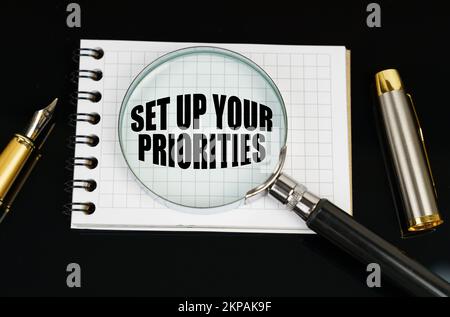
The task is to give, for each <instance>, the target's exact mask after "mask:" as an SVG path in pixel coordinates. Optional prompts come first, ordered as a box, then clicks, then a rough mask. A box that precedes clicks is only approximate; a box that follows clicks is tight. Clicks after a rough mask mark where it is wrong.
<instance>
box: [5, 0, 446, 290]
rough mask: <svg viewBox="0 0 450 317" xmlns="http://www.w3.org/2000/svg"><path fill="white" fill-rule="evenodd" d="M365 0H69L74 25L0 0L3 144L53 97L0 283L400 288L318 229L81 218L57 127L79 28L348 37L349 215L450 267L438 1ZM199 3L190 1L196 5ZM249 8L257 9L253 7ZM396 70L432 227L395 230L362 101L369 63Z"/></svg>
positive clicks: (111, 33)
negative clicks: (50, 127) (74, 208)
mask: <svg viewBox="0 0 450 317" xmlns="http://www.w3.org/2000/svg"><path fill="white" fill-rule="evenodd" d="M369 2H370V1H354V2H348V1H345V2H344V1H340V2H333V3H323V2H308V3H306V2H305V3H304V4H301V3H297V4H296V5H295V6H294V5H292V4H282V3H280V2H276V3H271V6H269V5H267V6H266V5H265V6H264V9H263V10H261V8H262V7H263V5H262V4H255V5H254V7H252V6H251V5H247V6H245V7H242V4H239V3H236V4H233V3H230V2H224V3H216V2H209V3H207V4H205V5H203V6H200V7H201V8H203V10H202V11H200V10H199V9H198V8H197V9H196V8H193V4H191V3H189V4H185V5H184V6H179V5H177V4H174V3H167V7H160V6H156V7H155V6H154V3H153V1H152V2H150V1H148V2H142V3H141V2H133V1H126V2H125V1H122V2H120V3H119V2H113V1H110V2H107V3H92V1H89V2H88V1H83V2H79V3H80V4H81V8H82V27H81V29H69V28H67V27H66V24H65V19H66V11H65V10H66V5H67V3H69V1H60V2H55V3H54V4H51V3H47V2H45V3H44V2H42V3H39V4H38V3H33V4H23V3H16V4H13V2H9V1H6V2H5V1H3V2H2V3H1V5H0V6H1V11H0V12H1V13H0V17H1V18H0V25H1V27H0V32H1V41H2V50H1V51H0V54H1V58H0V61H1V65H2V68H1V70H2V74H1V75H2V80H1V82H2V90H3V91H2V105H1V115H0V144H1V146H2V147H3V146H5V145H6V143H7V142H8V140H9V138H10V137H11V136H12V134H13V133H15V132H17V131H18V130H20V129H22V127H24V126H25V125H26V123H27V122H28V120H29V118H30V116H31V114H32V113H33V112H34V111H35V110H36V109H37V108H39V107H41V106H43V105H46V104H48V103H49V102H50V101H51V99H52V98H54V97H55V96H57V97H59V98H60V104H59V109H58V110H59V113H58V115H57V127H56V129H55V133H54V134H53V135H52V138H51V139H50V140H49V141H48V143H47V152H46V154H45V156H44V158H43V159H42V161H41V162H40V164H39V165H38V167H37V169H36V170H35V172H34V173H33V175H32V176H31V179H30V180H29V182H28V183H27V184H26V186H25V188H24V190H23V191H22V192H21V194H20V196H19V197H18V200H17V201H16V204H15V207H14V210H13V214H12V215H11V216H10V217H8V218H7V220H6V221H5V222H4V223H3V224H1V225H0V245H1V247H0V251H1V256H0V295H158V296H161V295H173V296H177V295H178V296H185V295H191V296H195V295H200V296H201V295H222V296H230V295H234V296H238V295H247V296H252V295H253V296H259V295H277V296H298V295H307V296H311V295H312V296H314V295H315V296H320V295H337V296H347V295H354V296H380V295H394V296H399V295H400V296H403V295H405V293H403V292H402V291H400V290H399V289H397V288H395V287H393V286H391V285H390V284H388V283H387V282H386V281H382V285H383V287H382V288H381V289H378V290H374V289H369V288H367V286H366V282H365V281H366V276H367V273H366V271H365V267H364V266H362V265H360V264H358V262H356V261H355V260H353V259H352V258H350V257H348V256H347V255H346V254H345V253H343V252H342V251H339V250H337V249H336V248H335V247H333V246H332V245H330V244H329V243H328V242H326V241H325V240H323V239H321V238H319V237H317V236H299V235H267V234H204V233H189V234H188V233H151V232H143V233H138V232H135V233H120V232H92V233H91V232H88V233H86V232H80V231H73V230H70V229H69V219H68V218H67V217H65V216H64V215H62V213H61V212H62V206H63V205H64V203H66V202H68V201H70V195H69V194H67V193H66V192H64V188H63V184H64V182H65V181H66V180H68V179H69V178H70V177H71V172H69V171H67V170H65V168H64V166H65V160H66V158H68V157H70V156H71V155H72V150H70V149H68V148H66V140H67V138H68V137H69V136H70V135H71V134H72V133H73V128H71V127H69V126H68V125H67V121H68V115H69V114H70V113H72V112H74V110H75V108H74V106H73V105H71V104H70V103H69V94H70V93H71V92H73V91H74V90H75V88H76V87H75V86H74V85H73V84H72V83H71V82H70V80H69V74H70V72H71V71H73V70H75V69H77V65H76V64H75V63H74V62H73V60H72V52H73V50H75V49H76V48H78V47H79V39H80V38H92V39H97V38H98V39H121V40H160V41H198V42H238V43H276V44H324V45H332V44H335V45H346V46H347V47H348V48H349V49H351V50H352V131H353V132H352V133H353V138H352V148H353V197H354V198H353V203H354V216H355V218H356V219H357V220H358V221H360V222H361V223H362V224H364V225H366V226H367V227H369V228H370V229H372V230H373V231H374V232H376V233H378V234H379V235H381V236H382V237H384V238H386V239H387V240H389V241H390V242H392V243H394V244H395V245H397V246H399V247H400V248H402V249H403V250H405V251H406V252H407V253H408V254H409V255H410V256H412V257H414V258H416V259H417V260H419V261H420V262H421V263H423V264H424V265H426V266H428V267H429V268H432V269H433V270H435V271H436V272H439V273H440V274H443V275H445V276H446V277H447V278H450V252H449V242H450V220H449V219H450V215H449V212H448V210H449V207H450V168H449V164H448V162H449V161H450V146H449V141H448V135H449V133H448V132H447V130H448V122H449V118H450V106H449V102H448V99H447V96H446V94H447V91H448V72H449V70H450V66H449V63H448V61H449V57H448V50H447V49H446V48H445V47H446V46H447V45H448V43H446V42H447V41H448V39H447V37H448V32H449V27H450V19H448V11H446V10H445V8H443V7H441V5H440V2H437V1H436V2H431V1H427V2H425V3H420V4H415V3H412V2H410V1H401V2H400V1H395V3H394V1H392V2H382V3H381V5H382V28H381V29H369V28H368V27H367V26H366V24H365V20H366V16H367V13H366V6H367V4H368V3H369ZM200 7H199V8H200ZM258 8H259V9H258ZM388 67H396V68H398V69H399V70H400V72H401V74H402V77H403V78H404V81H405V82H406V84H407V86H408V87H409V88H410V90H411V91H412V92H413V93H414V97H415V102H416V107H417V109H418V112H419V115H420V117H421V121H422V125H423V128H424V131H425V134H426V138H427V141H428V147H429V151H430V159H431V164H432V167H433V171H434V174H435V178H436V183H437V190H438V192H439V205H440V209H441V212H442V214H443V216H444V218H445V219H446V220H447V222H446V223H445V224H444V225H442V226H441V227H440V228H439V229H438V230H437V231H436V232H433V233H431V234H428V235H425V236H421V237H418V238H412V239H407V240H402V239H400V232H399V227H398V224H397V218H396V215H395V212H394V205H393V200H392V197H391V194H390V191H389V186H388V182H387V178H386V172H385V168H384V165H383V160H382V157H381V150H380V147H379V144H378V140H377V134H376V129H375V123H374V115H373V112H372V108H371V106H372V105H371V102H372V99H371V93H370V89H371V85H372V84H373V75H374V74H375V72H376V71H378V70H380V69H384V68H388ZM71 262H77V263H79V264H80V265H81V268H82V287H81V288H80V289H69V288H67V287H66V274H67V273H66V271H65V270H66V266H67V264H68V263H71Z"/></svg>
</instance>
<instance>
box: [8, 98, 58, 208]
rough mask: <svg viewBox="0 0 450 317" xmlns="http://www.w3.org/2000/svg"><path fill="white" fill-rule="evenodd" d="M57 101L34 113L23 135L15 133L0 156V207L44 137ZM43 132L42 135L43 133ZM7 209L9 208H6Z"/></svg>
mask: <svg viewBox="0 0 450 317" xmlns="http://www.w3.org/2000/svg"><path fill="white" fill-rule="evenodd" d="M57 102H58V99H55V100H53V101H52V102H51V103H50V104H49V105H48V106H47V107H45V108H43V109H41V110H39V111H36V112H35V113H34V115H33V117H32V119H31V121H30V123H29V125H28V127H27V129H26V130H25V132H24V133H16V134H15V135H14V137H13V138H12V139H11V141H10V142H9V143H8V145H7V146H6V148H5V149H4V150H3V152H2V153H1V154H0V207H2V208H3V207H4V206H2V205H4V204H6V200H8V199H7V198H8V197H7V196H8V192H9V191H10V190H11V189H12V188H13V187H14V183H15V182H16V180H17V178H18V176H19V174H21V171H22V170H23V169H24V166H25V165H26V164H27V161H28V160H29V159H30V157H31V153H32V152H33V151H35V149H36V148H37V147H39V146H38V145H36V144H37V143H39V139H40V138H39V139H38V137H39V136H40V135H46V134H48V133H45V132H44V131H47V132H48V130H49V129H48V128H47V127H50V129H51V128H52V126H49V125H48V123H49V122H50V121H51V119H52V116H53V113H54V111H55V107H56V103H57ZM43 132H44V133H43ZM6 207H7V209H9V206H6Z"/></svg>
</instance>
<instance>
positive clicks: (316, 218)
mask: <svg viewBox="0 0 450 317" xmlns="http://www.w3.org/2000/svg"><path fill="white" fill-rule="evenodd" d="M306 224H307V225H308V227H309V228H311V229H312V230H313V231H315V232H317V233H318V234H320V235H321V236H323V237H324V238H326V239H328V240H329V241H331V242H332V243H334V244H335V245H337V246H338V247H340V248H342V249H344V250H345V251H347V252H348V253H349V254H350V255H352V256H354V257H356V258H357V259H359V260H360V261H362V262H363V263H366V264H369V263H377V264H378V265H380V268H381V274H382V275H385V276H388V277H389V278H390V279H391V280H392V281H393V282H394V283H396V284H397V286H399V287H401V288H403V289H405V290H406V291H408V292H409V293H411V294H413V295H416V296H440V297H448V296H450V284H449V283H447V282H446V281H445V280H443V279H442V278H440V277H438V276H437V275H435V274H434V273H432V272H431V271H429V270H428V269H427V268H425V267H424V266H423V265H421V264H419V263H418V262H416V261H414V260H412V259H411V258H409V257H408V256H406V255H405V254H404V253H402V251H400V250H399V249H398V248H396V247H395V246H393V245H392V244H390V243H389V242H387V241H386V240H384V239H382V238H380V237H379V236H378V235H376V234H375V233H373V232H372V231H370V230H369V229H367V228H366V227H364V226H363V225H361V224H359V223H358V222H357V221H356V220H354V219H353V218H352V217H351V216H350V215H348V214H347V213H345V212H344V211H343V210H341V209H340V208H338V207H336V206H335V205H334V204H332V203H331V202H329V201H328V200H326V199H321V200H320V201H319V203H318V204H317V205H316V207H315V208H314V210H313V211H312V212H311V213H310V215H309V217H308V219H307V221H306Z"/></svg>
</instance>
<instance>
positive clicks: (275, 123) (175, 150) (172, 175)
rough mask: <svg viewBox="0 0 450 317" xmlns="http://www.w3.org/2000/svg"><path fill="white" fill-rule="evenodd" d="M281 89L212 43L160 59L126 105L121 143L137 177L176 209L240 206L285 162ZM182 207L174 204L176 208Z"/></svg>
mask: <svg viewBox="0 0 450 317" xmlns="http://www.w3.org/2000/svg"><path fill="white" fill-rule="evenodd" d="M286 125H287V124H286V113H285V108H284V103H283V100H282V97H281V95H280V92H279V91H278V89H277V88H276V86H275V84H274V83H273V81H272V80H271V79H270V77H269V76H268V75H267V74H266V73H265V72H264V71H263V70H262V69H261V68H259V66H257V65H256V64H254V63H253V62H251V61H250V60H249V59H247V58H245V57H243V56H242V55H239V54H237V53H234V52H231V51H228V50H224V49H219V48H212V47H195V48H188V49H182V50H179V51H175V52H172V53H169V54H167V55H165V56H162V57H160V58H159V59H157V60H156V61H154V62H153V63H152V64H150V65H148V66H147V67H146V68H145V69H144V70H143V71H142V72H141V73H140V74H139V75H138V76H137V77H136V79H135V80H134V82H133V83H132V85H131V86H130V88H129V90H128V92H127V93H126V96H125V98H124V100H123V102H122V107H121V111H120V116H119V140H120V146H121V149H122V153H123V155H124V157H125V160H126V162H127V164H128V166H129V168H130V170H131V171H132V172H133V174H134V175H135V176H136V178H137V180H138V181H139V182H140V183H142V185H143V186H144V187H145V188H146V189H148V190H149V191H150V192H151V193H153V194H154V195H156V197H157V198H158V197H159V198H162V199H164V200H165V201H166V202H169V203H171V207H176V206H181V207H189V208H195V209H196V211H199V210H200V211H201V210H202V209H203V208H204V209H211V208H216V207H221V206H231V205H233V206H234V204H239V203H240V202H241V201H242V200H243V198H244V197H245V195H246V193H247V192H249V191H250V190H252V189H254V188H255V187H257V186H259V185H260V184H262V183H264V182H265V181H266V180H267V179H268V178H269V177H270V176H271V175H272V173H273V172H274V170H275V169H276V167H277V165H278V161H279V154H280V151H281V149H282V148H283V147H284V145H285V142H286V130H287V126H286ZM174 205H175V206H174Z"/></svg>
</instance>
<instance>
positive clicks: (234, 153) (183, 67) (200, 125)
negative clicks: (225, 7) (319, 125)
mask: <svg viewBox="0 0 450 317" xmlns="http://www.w3.org/2000/svg"><path fill="white" fill-rule="evenodd" d="M287 133H288V120H287V114H286V109H285V104H284V101H283V98H282V96H281V93H280V92H279V90H278V88H277V86H276V85H275V83H274V82H273V80H272V79H271V78H270V77H269V76H268V75H267V74H266V73H265V72H264V70H263V69H261V68H260V67H259V66H258V65H256V64H255V63H254V62H252V61H251V60H249V59H248V58H246V57H244V56H242V55H240V54H238V53H235V52H232V51H229V50H225V49H222V48H217V47H190V48H185V49H181V50H178V51H174V52H171V53H168V54H166V55H164V56H162V57H159V58H158V59H157V60H155V61H154V62H153V63H151V64H150V65H148V66H147V67H146V68H145V69H144V70H143V71H142V72H141V73H140V74H139V75H138V76H137V77H136V78H135V80H134V81H133V83H132V84H131V86H130V87H129V89H128V91H127V93H126V95H125V97H124V100H123V102H122V106H121V110H120V115H119V142H120V147H121V150H122V153H123V155H124V157H125V160H126V162H127V164H128V166H129V168H130V170H131V171H132V173H133V174H134V175H135V177H136V179H137V181H139V182H140V183H141V185H142V186H143V187H144V188H145V189H146V190H147V191H148V193H149V194H150V195H152V196H153V197H154V198H155V199H156V200H158V201H160V202H161V203H163V204H165V205H167V206H168V207H169V208H174V209H177V210H182V211H186V212H195V213H204V214H209V213H212V212H225V211H226V210H227V209H234V208H238V207H239V206H240V205H241V204H244V203H248V202H250V201H251V200H253V199H256V198H258V197H260V196H262V195H266V194H269V195H270V196H272V197H273V198H274V199H276V200H277V201H278V202H279V203H280V204H281V205H283V206H284V207H285V208H287V209H289V210H292V212H295V213H296V214H297V215H299V216H300V217H301V218H302V219H303V220H304V221H305V222H306V224H307V226H308V227H309V228H310V229H312V230H313V231H315V232H316V233H318V234H319V235H321V236H323V237H325V238H326V239H328V240H330V241H331V242H333V243H334V244H336V245H337V246H339V247H341V248H343V249H344V250H346V251H347V252H348V253H350V254H351V255H353V256H355V257H356V258H358V259H360V260H362V261H363V262H365V263H377V264H379V265H380V267H381V270H382V273H383V274H386V275H387V276H389V277H391V278H392V279H393V280H394V281H396V282H397V283H398V284H399V285H401V286H402V287H406V288H407V289H408V290H409V291H410V292H413V293H414V294H419V295H439V296H443V295H445V294H448V293H449V289H448V284H447V283H446V282H445V281H443V280H441V279H440V278H439V277H437V276H436V275H434V274H433V273H431V272H430V271H428V270H427V269H426V268H425V267H423V266H421V265H420V264H418V263H417V262H414V261H413V260H411V259H410V258H408V257H406V256H405V255H404V254H403V253H402V252H401V251H399V250H398V249H397V248H395V247H394V246H392V245H391V244H389V243H388V242H386V241H385V240H383V239H381V238H380V237H378V236H377V235H375V234H374V233H372V232H371V231H369V230H368V229H366V228H365V227H364V226H362V225H360V224H359V223H358V222H356V221H355V220H354V219H353V218H352V217H351V216H349V215H348V214H347V213H345V212H344V211H343V210H341V209H340V208H338V207H337V206H335V205H334V204H332V203H331V202H329V201H328V200H326V199H321V198H319V197H318V196H316V195H315V194H313V193H311V192H309V191H308V190H307V188H306V187H305V186H304V185H302V184H300V183H298V182H297V181H295V180H294V179H292V178H291V177H289V176H288V175H285V174H284V173H283V172H282V169H283V164H284V161H285V158H286V151H287V146H286V141H287Z"/></svg>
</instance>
